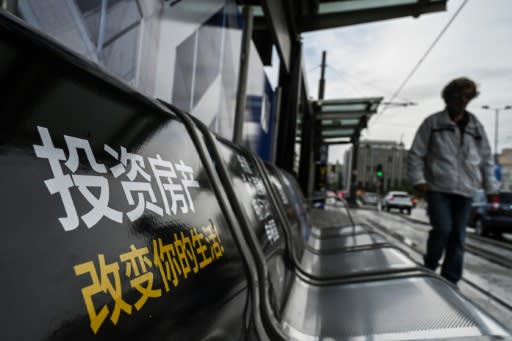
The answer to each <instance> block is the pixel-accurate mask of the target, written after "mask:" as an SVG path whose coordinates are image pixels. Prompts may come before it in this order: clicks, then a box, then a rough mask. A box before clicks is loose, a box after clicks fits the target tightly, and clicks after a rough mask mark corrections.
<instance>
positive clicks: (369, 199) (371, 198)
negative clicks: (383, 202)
mask: <svg viewBox="0 0 512 341" xmlns="http://www.w3.org/2000/svg"><path fill="white" fill-rule="evenodd" d="M362 198H363V203H364V204H365V205H377V204H378V203H379V195H378V194H377V193H373V192H365V193H364V194H363V197H362Z"/></svg>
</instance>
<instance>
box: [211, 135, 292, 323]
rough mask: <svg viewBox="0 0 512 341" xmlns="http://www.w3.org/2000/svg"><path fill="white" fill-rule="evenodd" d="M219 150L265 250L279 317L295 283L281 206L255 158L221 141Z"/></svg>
mask: <svg viewBox="0 0 512 341" xmlns="http://www.w3.org/2000/svg"><path fill="white" fill-rule="evenodd" d="M216 146H217V149H218V151H219V154H220V155H221V157H222V159H223V162H224V163H225V164H226V166H227V167H226V168H227V170H228V172H229V174H228V175H229V178H230V180H231V183H232V186H233V187H234V189H235V192H236V198H232V200H238V202H239V203H240V204H241V205H242V209H243V210H244V212H245V215H246V216H247V219H248V223H249V224H248V225H249V227H250V228H252V229H253V231H254V234H255V235H256V238H257V239H258V242H259V244H260V246H261V248H262V250H263V254H264V257H265V261H266V263H267V269H268V271H269V273H268V278H269V281H270V290H269V293H270V301H271V303H272V306H273V308H274V313H275V315H276V316H278V317H279V315H280V313H281V309H282V307H283V304H284V302H285V298H286V294H287V293H286V292H285V288H286V287H287V286H286V284H285V282H287V281H289V280H291V278H292V277H291V276H290V274H291V273H290V271H288V270H289V268H288V265H287V259H288V253H287V250H286V244H287V242H286V235H285V232H284V230H283V226H282V225H281V224H282V223H281V221H280V220H279V218H278V214H277V211H276V210H277V207H275V206H274V204H273V201H272V200H271V198H270V193H269V192H268V191H269V189H268V188H267V187H266V186H265V183H264V181H263V178H262V174H261V173H260V171H259V169H258V166H257V164H256V161H255V160H254V159H253V158H252V155H251V154H249V153H248V152H246V151H244V150H243V149H242V148H238V147H235V146H234V145H232V144H227V143H224V142H223V141H222V142H221V141H217V144H216Z"/></svg>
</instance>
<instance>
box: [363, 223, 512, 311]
mask: <svg viewBox="0 0 512 341" xmlns="http://www.w3.org/2000/svg"><path fill="white" fill-rule="evenodd" d="M364 219H365V220H367V221H368V222H369V223H371V225H372V226H373V227H375V228H376V229H378V230H380V231H381V232H383V233H384V234H386V235H387V236H389V237H391V238H393V239H395V240H396V241H397V242H398V243H399V244H400V245H401V246H402V248H404V251H406V252H407V253H409V256H411V258H413V260H415V261H416V263H418V264H421V259H423V255H424V253H423V252H422V251H421V250H420V249H419V248H418V247H417V245H416V243H415V242H413V241H411V240H408V239H407V238H405V237H404V236H402V235H401V234H399V233H397V232H395V231H391V230H389V229H388V228H386V227H385V226H383V225H382V224H381V223H379V222H378V221H376V220H374V219H372V218H369V217H365V218H364ZM475 249H477V248H475ZM468 252H469V250H468ZM475 252H478V251H475ZM411 253H414V254H415V256H416V257H412V255H411ZM494 256H496V257H497V255H494ZM478 257H481V256H478ZM487 260H489V261H491V260H490V259H487ZM495 260H496V259H494V260H492V262H494V261H495ZM504 262H506V260H500V261H499V263H498V262H496V264H499V265H500V266H503V264H502V263H504ZM509 262H510V260H509ZM506 268H508V269H510V268H511V265H510V264H507V265H506ZM461 281H462V282H464V283H465V284H467V285H468V286H469V287H471V288H472V289H474V290H476V291H477V292H479V293H480V294H482V295H484V296H485V297H487V298H489V299H491V300H493V301H494V302H495V303H496V304H498V305H499V306H501V307H502V308H503V309H505V310H507V311H509V312H511V313H512V302H508V301H507V300H505V299H503V298H501V297H499V296H497V295H496V294H494V293H493V292H491V291H490V290H489V289H486V288H485V287H483V286H482V285H480V284H478V283H477V282H476V281H474V280H472V279H470V278H468V277H467V276H463V277H462V278H461Z"/></svg>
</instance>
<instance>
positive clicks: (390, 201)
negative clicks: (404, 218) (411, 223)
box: [382, 191, 413, 214]
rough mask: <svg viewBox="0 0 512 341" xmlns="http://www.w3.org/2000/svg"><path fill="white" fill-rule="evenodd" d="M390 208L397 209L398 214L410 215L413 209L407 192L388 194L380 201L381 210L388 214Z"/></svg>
mask: <svg viewBox="0 0 512 341" xmlns="http://www.w3.org/2000/svg"><path fill="white" fill-rule="evenodd" d="M392 208H396V209H399V210H400V213H403V212H404V211H405V212H406V213H407V214H411V210H412V208H413V203H412V197H411V195H409V193H407V192H398V191H393V192H388V193H387V194H386V196H384V199H382V209H383V210H386V211H388V212H389V211H390V210H391V209H392Z"/></svg>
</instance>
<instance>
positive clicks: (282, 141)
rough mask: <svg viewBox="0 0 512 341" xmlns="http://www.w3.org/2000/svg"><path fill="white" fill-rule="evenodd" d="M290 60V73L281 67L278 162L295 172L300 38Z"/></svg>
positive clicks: (300, 98)
mask: <svg viewBox="0 0 512 341" xmlns="http://www.w3.org/2000/svg"><path fill="white" fill-rule="evenodd" d="M290 60H291V67H290V72H289V73H287V72H286V69H285V68H284V67H280V69H279V73H280V75H279V84H280V85H281V86H282V87H283V96H282V101H281V108H282V109H281V115H280V118H279V133H278V141H277V158H276V164H277V166H278V167H281V168H283V169H284V170H286V171H288V172H290V173H294V172H295V170H294V161H295V136H296V130H297V115H298V112H299V111H300V102H301V100H302V97H301V96H302V42H301V41H300V40H297V41H295V42H294V43H293V46H292V49H291V58H290Z"/></svg>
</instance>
